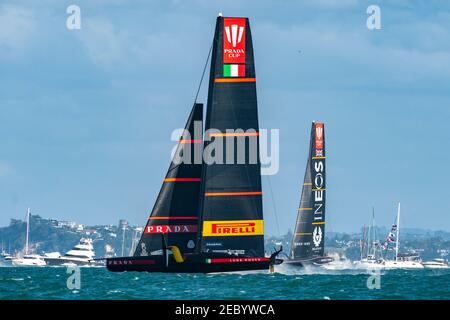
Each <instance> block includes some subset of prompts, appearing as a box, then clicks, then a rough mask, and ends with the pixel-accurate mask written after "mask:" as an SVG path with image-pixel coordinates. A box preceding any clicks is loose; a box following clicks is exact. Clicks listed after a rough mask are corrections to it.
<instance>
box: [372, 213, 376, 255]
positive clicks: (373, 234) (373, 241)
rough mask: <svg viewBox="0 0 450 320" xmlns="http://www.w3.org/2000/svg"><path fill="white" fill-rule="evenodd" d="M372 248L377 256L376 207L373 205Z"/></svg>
mask: <svg viewBox="0 0 450 320" xmlns="http://www.w3.org/2000/svg"><path fill="white" fill-rule="evenodd" d="M372 236H373V237H372V250H373V256H374V257H375V253H376V246H375V242H376V241H377V240H376V231H375V207H372Z"/></svg>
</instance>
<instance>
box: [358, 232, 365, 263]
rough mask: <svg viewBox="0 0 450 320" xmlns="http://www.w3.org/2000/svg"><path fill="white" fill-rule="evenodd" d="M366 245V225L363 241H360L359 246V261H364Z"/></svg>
mask: <svg viewBox="0 0 450 320" xmlns="http://www.w3.org/2000/svg"><path fill="white" fill-rule="evenodd" d="M365 243H366V225H365V224H364V227H363V232H362V239H361V241H360V246H359V249H360V259H359V260H362V259H363V255H364V244H365Z"/></svg>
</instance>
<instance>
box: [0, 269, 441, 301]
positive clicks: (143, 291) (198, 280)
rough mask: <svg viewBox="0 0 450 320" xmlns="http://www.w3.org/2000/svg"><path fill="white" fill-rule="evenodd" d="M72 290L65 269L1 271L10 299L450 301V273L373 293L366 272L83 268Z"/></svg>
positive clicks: (0, 293)
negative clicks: (165, 271) (179, 271)
mask: <svg viewBox="0 0 450 320" xmlns="http://www.w3.org/2000/svg"><path fill="white" fill-rule="evenodd" d="M79 270H80V288H79V289H73V290H70V289H68V287H67V280H68V277H69V276H70V274H68V273H67V272H68V270H67V269H66V268H64V267H44V268H27V267H19V268H16V267H0V300H6V299H193V300H202V299H331V300H334V299H446V300H448V299H450V270H438V269H435V270H431V269H428V270H392V271H383V272H382V273H381V275H380V289H368V287H367V279H368V277H369V276H370V275H369V274H368V273H367V272H365V271H357V270H341V271H325V270H323V271H320V273H317V271H305V270H302V271H300V270H295V271H292V270H289V271H286V270H279V272H277V273H274V274H268V273H259V274H211V275H205V274H162V273H138V272H127V273H111V272H109V271H107V270H106V269H105V268H80V269H79Z"/></svg>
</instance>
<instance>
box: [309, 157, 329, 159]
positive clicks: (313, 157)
mask: <svg viewBox="0 0 450 320" xmlns="http://www.w3.org/2000/svg"><path fill="white" fill-rule="evenodd" d="M312 159H314V160H315V159H326V157H312Z"/></svg>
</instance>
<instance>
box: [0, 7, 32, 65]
mask: <svg viewBox="0 0 450 320" xmlns="http://www.w3.org/2000/svg"><path fill="white" fill-rule="evenodd" d="M34 27H35V25H34V16H33V13H32V12H31V11H30V10H28V9H26V8H25V7H20V6H13V5H1V6H0V58H1V57H7V58H14V57H17V55H22V54H23V53H24V52H23V51H24V50H25V49H26V48H27V46H28V44H29V41H30V40H31V39H32V36H33V33H34Z"/></svg>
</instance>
